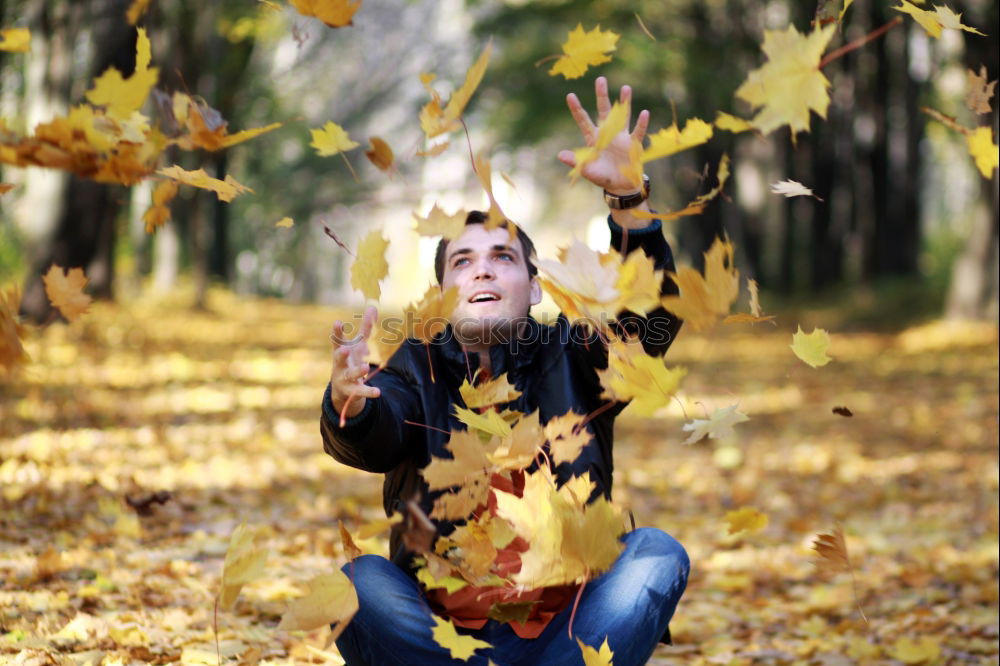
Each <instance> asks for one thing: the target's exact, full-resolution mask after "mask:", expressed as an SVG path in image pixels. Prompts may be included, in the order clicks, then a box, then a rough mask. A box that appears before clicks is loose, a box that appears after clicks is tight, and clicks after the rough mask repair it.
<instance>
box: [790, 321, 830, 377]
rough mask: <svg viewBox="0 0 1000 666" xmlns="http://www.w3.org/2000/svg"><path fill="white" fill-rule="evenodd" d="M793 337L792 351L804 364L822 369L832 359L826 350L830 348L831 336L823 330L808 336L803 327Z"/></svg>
mask: <svg viewBox="0 0 1000 666" xmlns="http://www.w3.org/2000/svg"><path fill="white" fill-rule="evenodd" d="M798 328H799V330H798V331H797V332H796V333H795V335H793V336H792V345H791V347H792V351H793V352H795V355H796V356H798V357H799V358H800V359H801V360H802V361H803V362H804V363H807V364H808V365H811V366H812V367H814V368H820V367H822V366H824V365H826V364H827V363H829V362H830V361H831V360H832V359H831V358H830V357H829V356H827V355H826V350H827V349H828V348H829V347H830V334H829V333H827V332H826V331H825V330H823V329H822V328H816V329H813V332H812V333H809V334H806V333H805V332H803V330H802V326H799V327H798Z"/></svg>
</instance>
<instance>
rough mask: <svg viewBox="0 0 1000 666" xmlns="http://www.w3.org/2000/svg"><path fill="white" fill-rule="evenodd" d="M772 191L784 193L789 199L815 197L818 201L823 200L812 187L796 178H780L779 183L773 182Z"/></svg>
mask: <svg viewBox="0 0 1000 666" xmlns="http://www.w3.org/2000/svg"><path fill="white" fill-rule="evenodd" d="M771 192H772V193H773V194H783V195H784V196H785V198H788V199H790V198H792V197H813V198H814V199H816V200H817V201H822V199H820V198H819V197H818V196H816V195H815V194H814V193H813V191H812V190H811V189H809V188H808V187H806V186H805V185H803V184H802V183H800V182H798V181H795V180H780V181H778V182H777V183H771Z"/></svg>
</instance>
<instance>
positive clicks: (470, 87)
mask: <svg viewBox="0 0 1000 666" xmlns="http://www.w3.org/2000/svg"><path fill="white" fill-rule="evenodd" d="M492 53H493V42H489V43H488V44H487V45H486V48H484V49H483V52H482V53H481V54H480V55H479V58H478V59H477V60H476V62H475V63H473V65H472V67H470V68H469V71H468V72H466V74H465V81H464V82H463V83H462V85H461V86H460V87H459V88H458V90H456V91H455V92H454V93H452V95H451V98H450V99H449V100H448V104H447V105H446V106H445V107H444V108H442V107H441V97H440V96H439V95H438V94H437V92H435V90H434V89H433V88H432V87H431V86H430V82H431V80H433V75H427V76H425V77H421V79H422V80H423V82H424V86H425V87H426V88H427V90H428V92H429V93H430V94H431V101H430V102H428V103H427V104H426V105H424V107H423V108H422V109H421V110H420V127H421V128H422V129H423V130H424V134H425V135H426V136H427V138H428V139H433V138H434V137H436V136H439V135H441V134H446V133H448V132H451V131H453V130H456V129H458V128H459V127H461V123H460V122H459V118H461V117H462V113H464V112H465V107H466V106H467V105H468V104H469V100H470V99H472V94H473V93H474V92H476V88H478V87H479V83H480V81H482V80H483V76H484V75H485V74H486V66H487V65H488V64H489V62H490V55H491V54H492Z"/></svg>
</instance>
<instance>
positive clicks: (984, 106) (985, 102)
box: [965, 65, 997, 113]
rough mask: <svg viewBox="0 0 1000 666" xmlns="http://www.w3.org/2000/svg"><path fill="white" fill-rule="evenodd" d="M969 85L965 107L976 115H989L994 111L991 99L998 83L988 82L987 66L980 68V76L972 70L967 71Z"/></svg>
mask: <svg viewBox="0 0 1000 666" xmlns="http://www.w3.org/2000/svg"><path fill="white" fill-rule="evenodd" d="M966 75H967V77H968V81H969V85H968V88H969V89H968V92H967V93H966V95H965V105H966V106H967V107H969V108H970V109H971V110H972V111H974V112H975V113H989V112H990V111H992V110H993V107H992V106H991V105H990V99H991V98H992V97H993V94H994V92H995V91H996V86H997V82H996V81H990V82H989V83H987V82H986V65H980V66H979V74H976V73H975V72H973V71H972V70H971V69H970V70H967V71H966Z"/></svg>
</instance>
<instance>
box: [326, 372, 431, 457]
mask: <svg viewBox="0 0 1000 666" xmlns="http://www.w3.org/2000/svg"><path fill="white" fill-rule="evenodd" d="M373 370H374V367H373ZM368 383H369V384H370V385H371V386H377V387H378V388H379V390H380V391H381V395H380V396H379V397H378V398H369V399H368V400H366V401H365V406H364V408H363V409H362V410H361V412H360V413H358V414H357V415H355V416H353V417H352V418H350V419H347V421H346V422H345V424H344V427H343V428H341V427H340V415H339V414H337V413H336V410H334V408H333V405H332V404H331V403H330V385H329V384H327V387H326V391H324V393H323V410H322V412H323V413H322V416H321V417H320V432H321V434H322V435H323V450H324V451H326V452H327V453H328V454H330V455H331V456H333V458H334V459H335V460H337V461H339V462H342V463H344V464H345V465H349V466H351V467H356V468H358V469H363V470H365V471H366V472H377V473H383V474H384V473H385V472H388V471H390V470H392V469H393V468H394V467H396V466H397V465H399V464H400V463H401V462H403V460H404V459H405V458H406V456H407V450H406V449H407V447H406V437H405V433H406V428H407V427H408V426H406V424H404V421H413V422H416V423H423V416H422V408H421V403H420V398H419V396H418V395H417V393H416V391H415V390H414V389H413V385H412V384H411V383H409V382H408V381H407V380H406V378H405V377H403V376H401V375H400V374H399V373H398V372H397V371H396V370H395V369H393V368H391V367H388V368H385V369H383V370H381V371H380V372H378V374H375V375H374V376H373V377H372V378H371V380H369V382H368Z"/></svg>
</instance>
